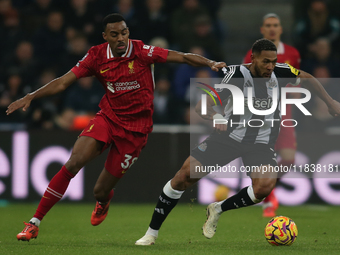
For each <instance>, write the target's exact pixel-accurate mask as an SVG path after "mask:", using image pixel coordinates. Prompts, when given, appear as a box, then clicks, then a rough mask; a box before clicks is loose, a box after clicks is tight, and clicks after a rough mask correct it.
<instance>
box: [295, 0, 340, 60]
mask: <svg viewBox="0 0 340 255" xmlns="http://www.w3.org/2000/svg"><path fill="white" fill-rule="evenodd" d="M295 30H296V34H295V36H294V39H295V44H296V47H297V49H298V51H299V52H300V54H301V57H302V59H304V58H306V57H309V56H310V54H311V52H310V51H311V47H312V45H313V44H314V43H315V42H316V40H317V39H318V38H320V37H324V38H327V39H328V41H329V42H330V43H331V45H332V46H333V48H334V49H337V50H336V51H337V52H339V45H338V44H339V36H340V22H339V20H338V19H337V18H335V17H332V16H331V15H330V14H329V9H328V7H327V4H326V2H325V1H323V0H314V1H312V2H311V4H310V6H309V8H308V15H307V17H306V18H304V19H302V20H300V21H299V22H298V23H297V25H296V29H295Z"/></svg>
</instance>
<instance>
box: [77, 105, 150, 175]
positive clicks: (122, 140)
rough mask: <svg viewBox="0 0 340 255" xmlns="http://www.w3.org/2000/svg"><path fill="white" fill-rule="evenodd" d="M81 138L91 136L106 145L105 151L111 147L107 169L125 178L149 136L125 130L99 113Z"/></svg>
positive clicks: (106, 163) (107, 159)
mask: <svg viewBox="0 0 340 255" xmlns="http://www.w3.org/2000/svg"><path fill="white" fill-rule="evenodd" d="M79 136H89V137H92V138H94V139H96V140H98V141H102V142H104V143H105V146H104V147H103V151H104V150H105V149H106V148H108V147H109V146H111V147H110V151H109V154H108V155H107V158H106V162H105V169H106V170H107V171H109V172H110V173H111V174H112V175H113V176H115V177H117V178H121V177H123V175H124V174H125V173H126V171H127V170H128V169H129V168H130V167H131V166H132V165H133V163H135V161H136V160H137V159H138V156H139V154H140V152H141V150H142V149H143V148H144V146H145V145H146V141H147V138H148V135H147V134H142V133H138V132H133V131H129V130H126V129H124V128H123V127H121V126H119V125H118V124H116V123H114V122H113V121H112V120H110V119H109V118H108V117H106V116H105V115H104V114H103V113H102V112H98V113H97V114H96V116H95V117H94V119H92V120H91V121H90V122H89V124H88V125H87V127H86V128H85V129H84V130H83V132H82V133H81V134H80V135H79Z"/></svg>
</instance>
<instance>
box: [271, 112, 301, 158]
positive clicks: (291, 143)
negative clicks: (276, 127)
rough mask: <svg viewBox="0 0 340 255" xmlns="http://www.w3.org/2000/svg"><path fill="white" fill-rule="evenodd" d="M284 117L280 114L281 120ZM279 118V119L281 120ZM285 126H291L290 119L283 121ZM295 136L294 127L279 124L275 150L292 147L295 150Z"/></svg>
mask: <svg viewBox="0 0 340 255" xmlns="http://www.w3.org/2000/svg"><path fill="white" fill-rule="evenodd" d="M284 119H286V116H282V120H284ZM282 120H281V121H282ZM284 124H285V125H286V126H293V125H294V123H293V122H292V121H285V122H284ZM296 145H297V144H296V137H295V128H294V127H283V126H281V129H280V133H279V136H278V138H277V140H276V144H275V150H276V151H279V150H282V149H294V150H296Z"/></svg>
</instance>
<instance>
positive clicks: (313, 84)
mask: <svg viewBox="0 0 340 255" xmlns="http://www.w3.org/2000/svg"><path fill="white" fill-rule="evenodd" d="M298 77H299V78H302V83H301V85H302V86H303V87H305V88H306V89H308V90H309V91H310V92H312V93H313V94H316V95H317V96H318V97H320V99H322V101H324V102H325V103H326V105H327V107H328V111H329V113H330V114H331V115H332V116H334V117H338V116H340V103H339V102H338V101H336V100H334V99H333V98H332V97H331V96H330V95H329V94H328V93H327V91H326V90H325V89H324V87H323V86H322V84H321V83H320V82H319V81H318V80H317V79H316V78H315V77H314V76H313V75H311V74H309V73H307V72H304V71H302V70H300V74H299V76H298ZM304 79H307V80H304Z"/></svg>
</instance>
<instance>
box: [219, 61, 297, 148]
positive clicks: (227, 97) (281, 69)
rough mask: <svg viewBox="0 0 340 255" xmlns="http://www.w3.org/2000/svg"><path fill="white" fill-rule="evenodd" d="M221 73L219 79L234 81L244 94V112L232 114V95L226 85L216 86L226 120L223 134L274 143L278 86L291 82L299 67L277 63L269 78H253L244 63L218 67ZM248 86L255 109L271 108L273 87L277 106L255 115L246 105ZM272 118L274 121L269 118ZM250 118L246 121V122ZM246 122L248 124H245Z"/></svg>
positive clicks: (278, 114)
mask: <svg viewBox="0 0 340 255" xmlns="http://www.w3.org/2000/svg"><path fill="white" fill-rule="evenodd" d="M222 70H223V72H224V74H225V76H224V78H223V80H222V83H225V84H230V85H235V86H237V87H238V88H239V89H241V91H243V94H244V100H245V104H244V115H235V114H233V97H232V96H231V92H230V90H229V89H219V90H218V89H216V91H217V92H218V94H219V96H220V97H221V99H222V101H223V105H224V114H225V116H224V117H225V118H226V119H227V120H228V129H227V134H228V135H229V136H230V137H231V138H233V139H234V140H236V141H238V142H241V143H248V144H256V143H264V144H269V145H274V144H275V142H276V139H277V137H278V134H279V131H280V124H281V104H280V99H281V88H282V87H285V86H286V85H287V84H288V83H290V84H295V83H296V82H297V78H296V77H297V75H298V74H299V71H298V70H297V69H295V68H293V67H292V66H290V65H288V64H281V63H277V64H276V66H275V68H274V71H273V72H272V75H271V78H270V79H264V78H254V77H253V76H252V74H251V72H250V70H249V69H248V68H247V67H246V66H244V65H234V66H229V67H227V68H223V69H222ZM249 87H251V88H252V96H253V98H252V102H253V106H254V108H255V109H256V110H266V109H269V108H271V106H272V103H273V89H277V91H278V97H277V101H278V102H277V108H276V110H275V111H274V112H273V113H272V114H268V115H256V114H253V113H252V112H251V111H250V110H249V108H248V103H247V102H248V99H247V88H249ZM273 119H275V120H277V121H272V120H273ZM249 121H250V122H249ZM248 123H250V125H248Z"/></svg>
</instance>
